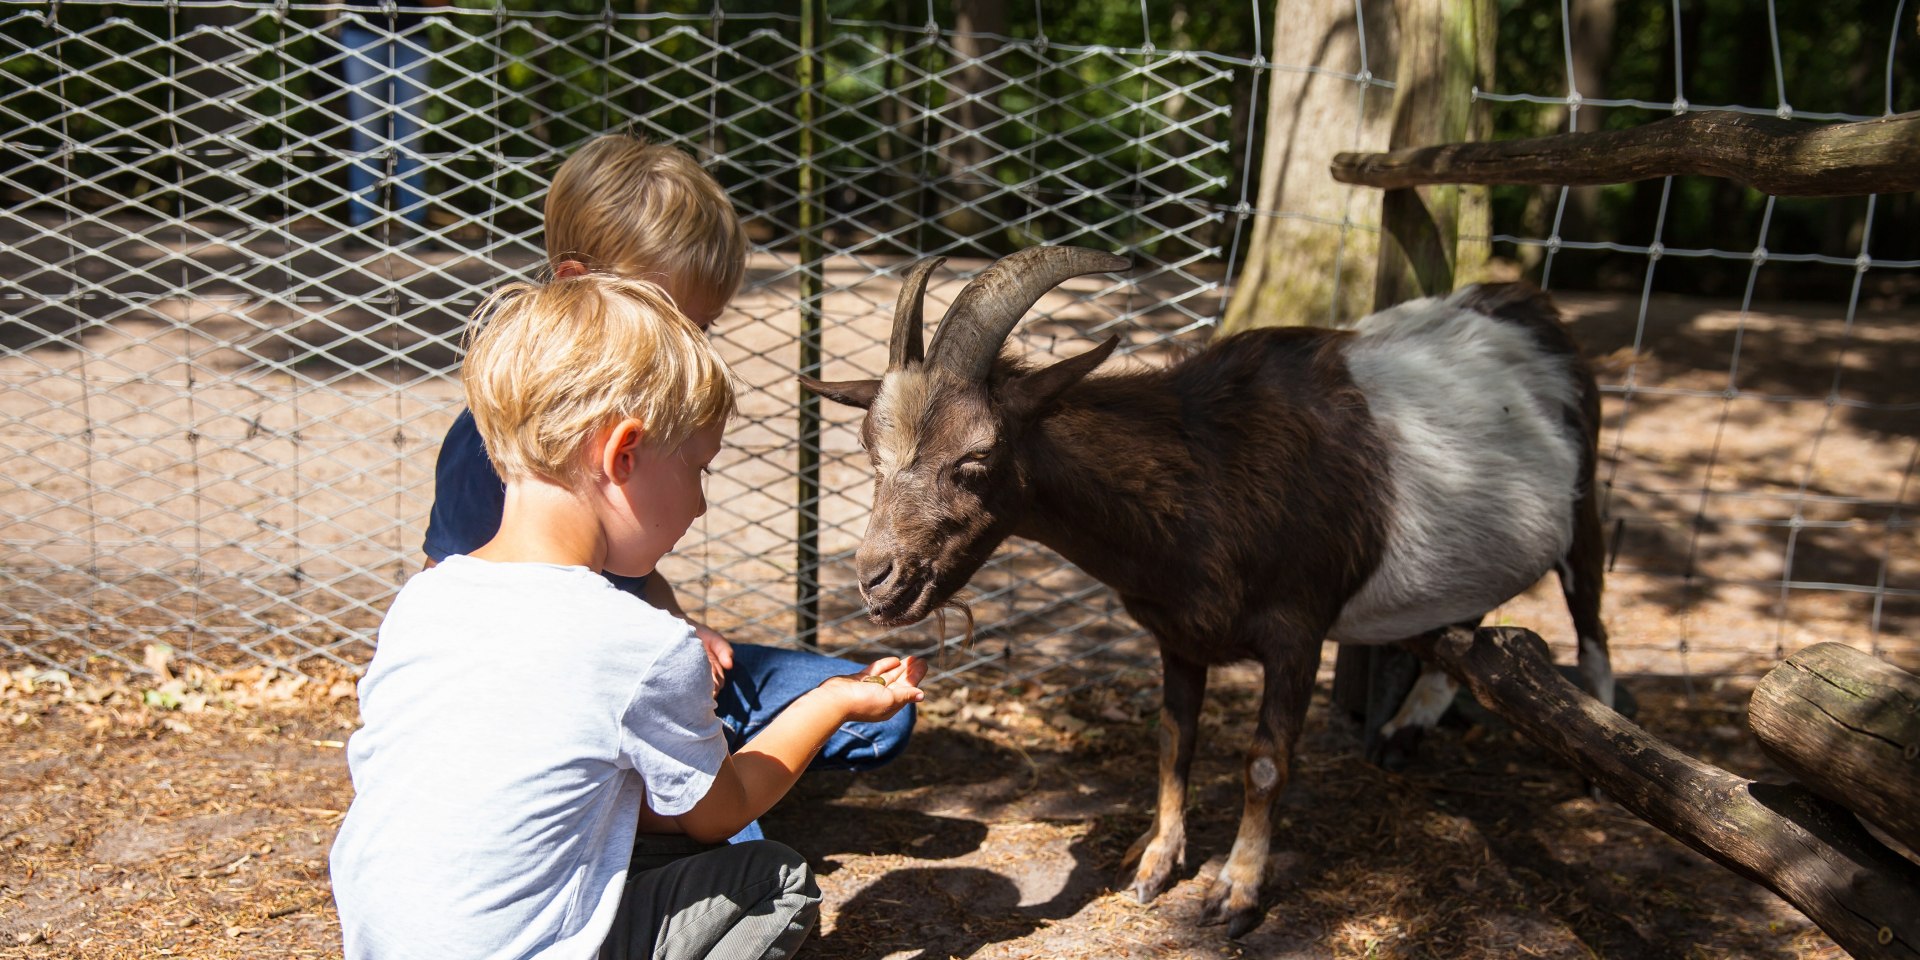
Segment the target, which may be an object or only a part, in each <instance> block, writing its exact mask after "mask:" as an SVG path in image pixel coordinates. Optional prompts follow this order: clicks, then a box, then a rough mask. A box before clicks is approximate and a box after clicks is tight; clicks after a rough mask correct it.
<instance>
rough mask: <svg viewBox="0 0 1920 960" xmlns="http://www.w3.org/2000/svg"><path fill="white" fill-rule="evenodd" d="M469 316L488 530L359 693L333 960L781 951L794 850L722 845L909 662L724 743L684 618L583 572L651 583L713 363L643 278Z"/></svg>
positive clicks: (795, 871) (721, 405)
mask: <svg viewBox="0 0 1920 960" xmlns="http://www.w3.org/2000/svg"><path fill="white" fill-rule="evenodd" d="M476 317H477V318H479V319H481V320H484V326H482V327H480V329H479V332H478V334H477V335H476V336H475V337H474V338H473V339H472V342H471V346H470V348H469V351H468V355H467V362H466V366H465V368H464V369H463V371H462V379H463V381H464V384H465V386H466V390H467V398H468V406H469V408H470V409H471V410H472V411H473V414H474V418H475V420H476V421H477V423H478V425H479V430H480V433H481V435H482V436H483V437H484V438H485V440H486V445H487V449H488V451H490V453H491V454H492V457H493V461H494V463H495V464H496V465H497V466H498V468H499V471H500V474H501V475H502V476H503V477H504V478H505V482H506V493H505V509H504V514H503V516H502V519H501V523H500V527H499V530H498V532H497V533H496V535H495V536H494V537H493V538H492V539H491V540H489V541H488V542H487V543H486V544H485V545H483V546H481V547H480V548H478V549H476V550H473V551H472V552H471V553H470V554H465V555H454V556H449V557H448V558H446V560H445V561H444V562H442V563H440V564H439V565H437V566H436V567H434V568H433V569H430V570H427V571H425V572H423V573H421V574H419V575H417V576H415V577H414V578H413V579H412V580H410V581H408V583H407V585H406V587H405V588H404V589H403V590H402V591H401V592H400V595H399V596H398V597H397V598H395V600H394V603H393V606H392V608H391V610H390V611H389V613H388V615H387V618H386V620H385V622H384V623H383V624H382V625H381V628H380V642H379V645H378V647H377V649H376V652H375V654H374V657H373V661H372V663H371V664H369V666H368V669H367V674H366V677H365V679H363V680H362V681H361V683H360V711H361V717H362V719H363V721H364V726H363V727H362V729H361V730H359V731H358V732H356V733H355V734H354V735H353V738H352V741H351V743H350V744H349V746H348V751H347V755H348V764H349V767H350V769H351V771H352V774H353V782H354V789H355V797H354V800H353V805H352V808H351V809H350V810H349V811H348V813H347V817H346V820H345V822H344V823H343V824H342V826H341V830H340V834H339V837H338V838H337V839H336V841H335V843H334V847H333V852H332V858H331V861H332V869H333V883H334V895H335V899H336V900H337V902H338V904H339V908H340V922H341V931H342V938H343V941H344V944H345V952H346V955H347V957H349V958H404V957H472V958H491V957H502V958H504V957H553V958H561V957H572V958H580V960H586V958H590V957H608V958H611V957H635V958H638V957H658V958H663V960H664V958H676V957H688V958H691V957H704V956H707V955H709V954H710V953H712V954H717V955H722V956H729V957H786V956H791V954H792V952H793V950H794V948H795V947H797V946H798V945H799V943H800V942H801V941H802V940H804V939H805V937H806V935H807V932H808V931H809V930H810V929H811V926H812V924H813V921H814V917H815V912H816V910H817V904H818V900H819V893H818V889H817V888H816V887H815V886H814V884H813V880H812V876H811V873H810V872H809V871H808V868H807V865H806V862H805V861H804V860H803V859H801V858H800V857H799V855H798V854H795V853H794V852H793V851H792V850H789V849H787V848H786V847H784V846H781V845H779V844H776V843H773V842H771V841H766V840H757V841H750V842H744V843H737V844H733V845H727V844H725V843H723V842H722V841H724V840H725V839H726V838H727V837H729V836H732V835H733V834H735V833H736V832H737V831H738V830H740V828H741V827H742V826H744V825H745V824H747V823H748V822H750V821H752V820H753V819H754V818H755V817H758V816H759V815H761V814H762V813H764V812H765V811H766V810H767V809H768V808H770V807H771V806H772V805H773V804H774V803H775V802H776V801H778V800H779V799H780V797H781V796H782V795H784V794H785V792H786V791H787V789H788V788H789V787H791V786H792V785H793V783H794V781H795V779H797V777H798V776H799V773H800V772H801V770H803V769H804V768H805V767H806V765H807V763H808V761H809V760H810V758H811V757H812V756H813V754H814V753H815V752H816V751H817V750H819V748H820V746H821V745H822V744H823V743H825V742H826V740H827V739H828V737H829V736H830V735H832V734H833V733H834V731H835V730H836V729H837V728H838V727H839V726H840V725H841V724H842V723H844V722H846V721H849V720H864V721H875V720H884V719H886V718H887V717H890V716H892V715H894V714H895V713H897V712H898V711H899V710H900V709H901V708H902V707H904V706H905V705H906V704H908V703H909V702H912V701H914V700H918V699H920V698H921V696H922V694H921V693H920V691H919V689H918V687H917V684H918V682H919V680H920V679H921V677H922V676H923V675H924V673H925V665H924V664H922V663H919V662H917V661H914V660H912V659H909V660H908V661H904V662H903V661H900V660H897V659H894V658H888V659H885V660H882V661H879V662H877V663H874V664H872V665H870V666H868V667H867V668H866V669H865V670H862V671H860V672H859V673H857V674H853V675H850V676H841V677H836V678H833V679H832V680H830V681H828V682H826V683H823V684H821V685H819V686H818V687H816V688H815V689H814V690H812V691H810V692H808V693H806V694H804V695H802V696H800V697H799V698H797V699H795V700H794V701H793V702H792V703H791V704H789V705H788V706H787V708H786V710H784V711H783V712H782V713H781V714H780V715H779V716H778V718H776V719H774V720H773V721H772V722H771V723H769V724H768V725H767V727H766V728H765V729H764V730H762V731H761V732H760V733H759V735H758V736H757V737H755V738H754V739H753V740H752V741H751V742H750V743H748V744H747V745H746V746H745V747H744V748H743V749H741V750H740V751H739V752H738V753H735V754H729V753H728V745H727V743H726V740H725V737H724V735H723V733H722V731H721V727H720V721H719V719H718V718H717V717H716V716H715V715H714V701H713V697H712V693H711V687H710V685H709V678H708V673H707V663H706V658H705V656H704V655H703V653H702V651H701V647H700V644H699V642H698V640H697V639H696V638H695V637H694V633H693V628H692V627H691V625H689V624H688V623H687V622H685V621H684V620H681V619H678V618H675V617H673V616H670V615H669V614H667V613H665V612H663V611H661V610H658V609H656V608H654V607H652V606H649V605H648V604H646V603H645V602H643V601H642V600H640V599H639V598H637V597H634V596H632V595H631V594H628V593H626V592H623V591H621V590H618V589H615V588H613V587H612V586H610V585H609V584H608V583H607V581H606V580H605V579H603V578H602V577H601V576H600V571H603V570H604V571H609V572H612V573H617V574H621V575H624V576H633V577H638V576H645V575H647V574H649V573H651V572H652V570H653V568H654V565H655V564H656V563H657V562H658V561H659V560H660V558H661V557H662V556H663V555H664V554H665V553H666V552H667V551H669V550H670V549H672V547H673V545H674V543H675V542H676V541H677V540H678V539H679V538H680V536H681V535H682V534H684V533H685V532H686V530H687V527H688V526H689V525H690V524H691V523H692V522H693V520H694V519H695V518H697V517H699V516H700V515H701V514H702V513H704V512H705V511H706V501H705V498H704V496H703V494H702V489H701V475H702V473H703V471H704V470H705V468H706V466H707V464H708V463H709V462H710V461H711V460H712V459H713V456H714V454H715V452H716V451H718V450H719V447H720V436H721V432H722V429H723V427H724V425H725V422H726V420H727V418H728V416H729V415H730V414H731V413H732V411H733V393H732V389H731V387H730V384H729V381H728V377H729V374H728V371H727V368H726V365H725V364H724V363H723V362H722V361H721V359H720V358H719V356H718V355H717V354H716V353H715V352H714V351H713V349H712V347H711V346H710V345H709V344H708V343H707V341H706V338H705V336H704V335H703V334H702V333H701V331H700V330H699V328H698V327H697V326H696V325H694V324H693V323H692V322H690V321H689V320H688V319H687V318H686V317H684V316H682V315H681V314H680V313H679V312H678V311H677V310H676V309H675V308H674V306H673V304H672V301H671V300H670V299H669V298H668V297H667V296H666V295H665V294H664V293H663V292H662V291H661V290H660V289H659V288H658V287H656V286H655V285H653V284H651V283H647V282H644V281H637V280H631V279H624V278H619V277H614V276H609V275H586V276H580V277H575V278H571V279H566V280H558V281H555V282H554V283H552V284H549V285H546V286H531V285H527V284H516V285H514V286H511V287H508V288H506V289H504V290H502V291H501V292H499V293H497V294H495V295H494V296H493V297H491V298H490V299H489V300H488V301H487V303H486V304H484V305H482V307H481V310H480V312H479V313H478V314H476Z"/></svg>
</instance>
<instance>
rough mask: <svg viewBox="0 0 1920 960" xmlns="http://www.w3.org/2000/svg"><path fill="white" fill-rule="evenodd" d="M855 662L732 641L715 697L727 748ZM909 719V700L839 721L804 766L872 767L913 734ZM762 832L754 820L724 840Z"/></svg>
mask: <svg viewBox="0 0 1920 960" xmlns="http://www.w3.org/2000/svg"><path fill="white" fill-rule="evenodd" d="M859 668H860V665H859V664H856V663H853V662H852V661H849V660H841V659H839V658H837V657H828V656H823V655H821V654H818V653H808V652H807V651H805V650H788V649H785V648H781V647H763V646H759V645H756V644H751V643H736V644H734V645H733V669H732V670H729V671H727V679H726V683H725V684H724V685H722V686H721V688H720V696H719V697H718V698H716V699H717V700H718V702H719V711H720V724H721V726H722V728H723V729H724V730H725V731H726V736H727V748H728V749H729V750H738V749H740V747H741V745H742V744H744V743H746V742H747V741H748V740H751V739H753V735H754V734H756V733H759V732H760V730H761V729H762V728H764V727H765V726H766V725H767V724H768V723H769V722H770V721H772V720H773V718H774V717H776V716H778V715H779V714H780V711H782V710H785V709H786V708H787V704H790V703H792V702H793V701H795V700H798V699H799V698H800V696H801V694H804V693H806V692H807V691H808V690H812V689H813V688H814V687H817V686H819V685H820V684H822V683H824V682H826V680H827V678H829V677H838V676H844V675H846V674H849V673H853V672H855V671H857V670H858V669H859ZM913 719H914V711H913V705H912V704H908V705H907V707H906V708H905V709H902V710H901V711H900V712H899V713H896V714H894V715H893V719H891V720H884V721H881V722H879V723H848V724H843V725H841V727H840V729H839V730H838V731H835V733H834V735H833V736H832V738H830V739H829V740H827V745H826V746H825V747H823V748H821V750H820V753H819V755H817V756H815V757H814V758H813V763H811V764H809V765H808V767H807V769H809V770H872V769H874V768H875V767H880V766H884V765H885V764H887V763H889V762H891V761H892V760H893V759H894V758H895V757H898V756H899V755H900V754H901V753H903V752H905V751H906V749H907V740H908V739H909V738H910V737H911V736H912V735H913ZM764 837H765V834H763V833H761V831H760V822H759V821H757V820H756V821H754V822H753V823H749V824H747V826H746V828H745V829H743V830H741V831H740V833H739V834H737V835H735V836H734V837H733V839H732V840H730V841H728V842H730V843H741V842H743V841H747V840H760V839H764Z"/></svg>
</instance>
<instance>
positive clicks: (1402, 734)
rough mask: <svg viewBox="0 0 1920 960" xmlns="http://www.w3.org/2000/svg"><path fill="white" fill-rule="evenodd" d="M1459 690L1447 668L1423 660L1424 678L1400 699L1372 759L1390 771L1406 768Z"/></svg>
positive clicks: (1382, 732) (1421, 675) (1422, 670)
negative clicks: (1396, 711) (1398, 708)
mask: <svg viewBox="0 0 1920 960" xmlns="http://www.w3.org/2000/svg"><path fill="white" fill-rule="evenodd" d="M1459 692H1460V685H1459V684H1458V683H1455V682H1454V679H1453V678H1452V677H1450V676H1447V672H1446V671H1445V670H1441V669H1440V668H1438V667H1435V666H1433V665H1432V664H1429V663H1422V664H1421V671H1420V679H1418V680H1416V681H1414V683H1413V690H1411V691H1410V692H1408V693H1407V699H1405V700H1403V701H1401V702H1400V711H1399V712H1398V713H1395V714H1394V715H1393V719H1391V720H1388V721H1387V722H1386V723H1384V724H1381V726H1380V744H1381V747H1380V755H1379V756H1378V757H1377V758H1369V759H1373V760H1374V761H1375V762H1376V763H1379V764H1380V765H1381V766H1382V767H1385V768H1386V769H1388V770H1404V769H1406V766H1407V764H1409V763H1411V762H1413V758H1414V755H1415V754H1417V753H1418V752H1419V750H1420V741H1421V739H1423V738H1424V737H1425V736H1426V735H1427V731H1428V730H1431V729H1433V728H1434V727H1435V726H1437V725H1438V724H1439V723H1440V718H1441V717H1443V716H1445V715H1446V713H1447V708H1448V707H1451V706H1453V697H1454V695H1455V694H1457V693H1459Z"/></svg>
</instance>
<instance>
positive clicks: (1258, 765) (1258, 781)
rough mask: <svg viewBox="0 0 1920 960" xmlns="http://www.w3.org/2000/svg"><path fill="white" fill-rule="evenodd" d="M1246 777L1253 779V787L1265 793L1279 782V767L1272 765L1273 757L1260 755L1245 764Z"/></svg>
mask: <svg viewBox="0 0 1920 960" xmlns="http://www.w3.org/2000/svg"><path fill="white" fill-rule="evenodd" d="M1247 779H1249V780H1252V781H1253V788H1254V789H1255V790H1258V791H1260V792H1261V793H1265V792H1267V791H1269V790H1272V789H1273V788H1274V785H1275V784H1278V783H1279V782H1280V768H1279V767H1278V766H1276V765H1274V762H1273V758H1271V757H1260V758H1258V759H1256V760H1254V761H1253V762H1252V763H1251V764H1248V765H1247Z"/></svg>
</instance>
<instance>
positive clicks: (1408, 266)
mask: <svg viewBox="0 0 1920 960" xmlns="http://www.w3.org/2000/svg"><path fill="white" fill-rule="evenodd" d="M1493 29H1494V27H1493V4H1492V2H1491V0H1402V2H1401V5H1400V35H1401V36H1403V37H1423V38H1431V39H1430V40H1428V41H1426V42H1422V43H1408V44H1404V45H1402V47H1401V49H1400V62H1399V71H1398V73H1397V74H1396V76H1397V79H1396V80H1395V87H1394V92H1393V115H1394V116H1393V132H1392V135H1391V137H1390V141H1389V142H1390V144H1391V146H1392V148H1393V149H1395V150H1400V149H1406V148H1415V147H1425V146H1429V145H1432V144H1439V143H1457V142H1460V141H1463V140H1480V139H1484V138H1485V136H1486V134H1487V133H1488V125H1487V122H1486V121H1485V120H1484V119H1482V120H1480V121H1479V122H1478V123H1476V122H1475V119H1474V116H1475V114H1479V115H1480V116H1481V117H1484V116H1485V113H1486V110H1485V105H1484V104H1475V103H1474V102H1473V101H1472V93H1473V89H1474V88H1475V87H1476V86H1482V87H1484V86H1486V85H1487V79H1488V78H1487V77H1485V76H1483V60H1488V59H1490V58H1491V49H1490V48H1491V41H1492V39H1493V38H1492V36H1491V34H1492V32H1493ZM1483 40H1484V41H1485V43H1486V46H1487V47H1488V48H1489V49H1488V50H1486V51H1483V50H1482V49H1481V48H1482V43H1483ZM1483 54H1484V55H1483ZM1484 72H1491V68H1490V66H1488V67H1486V69H1485V71H1484ZM1338 162H1339V157H1336V158H1335V160H1334V163H1335V164H1337V163H1338ZM1330 166H1332V164H1330ZM1463 193H1465V191H1463V190H1461V189H1460V188H1459V187H1456V186H1453V185H1450V184H1437V185H1434V186H1427V187H1417V188H1408V187H1401V188H1399V189H1393V190H1389V191H1388V192H1387V194H1386V196H1385V197H1384V198H1382V209H1381V213H1380V234H1381V236H1382V237H1383V238H1384V239H1383V241H1382V245H1381V248H1380V266H1379V268H1378V273H1376V275H1375V277H1374V295H1373V306H1374V309H1376V310H1378V309H1382V308H1384V307H1389V306H1392V305H1393V304H1396V303H1400V302H1403V301H1406V300H1411V299H1414V298H1416V297H1431V296H1439V295H1444V294H1447V293H1451V292H1452V291H1453V289H1454V287H1456V286H1458V285H1459V283H1460V282H1462V281H1464V280H1465V279H1467V277H1469V276H1471V277H1473V279H1479V273H1480V272H1481V271H1483V270H1484V268H1485V264H1486V259H1487V252H1488V251H1487V250H1485V249H1482V246H1483V245H1476V246H1475V247H1474V248H1473V249H1472V250H1471V253H1472V256H1473V260H1472V262H1462V261H1461V259H1460V254H1461V253H1462V252H1463V251H1462V250H1461V247H1460V238H1461V237H1463V236H1477V237H1485V236H1487V235H1488V233H1489V232H1490V230H1489V223H1488V220H1487V216H1488V206H1487V202H1486V191H1485V190H1484V189H1482V190H1480V191H1478V197H1476V199H1475V201H1472V202H1469V201H1467V200H1465V198H1464V197H1463V196H1462V194H1463ZM1463 220H1473V221H1477V222H1463Z"/></svg>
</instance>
